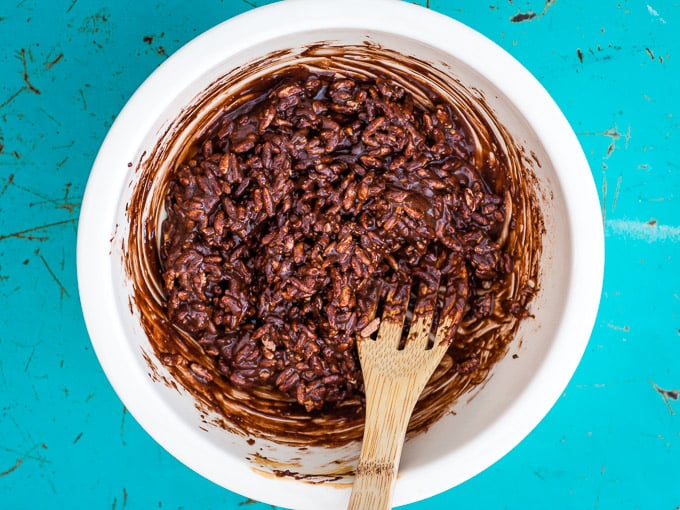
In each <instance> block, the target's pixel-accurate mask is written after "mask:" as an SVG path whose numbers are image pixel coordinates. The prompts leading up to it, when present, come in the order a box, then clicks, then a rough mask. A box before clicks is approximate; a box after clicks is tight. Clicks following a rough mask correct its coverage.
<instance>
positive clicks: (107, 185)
mask: <svg viewBox="0 0 680 510" xmlns="http://www.w3.org/2000/svg"><path fill="white" fill-rule="evenodd" d="M367 36H370V38H371V40H372V41H375V42H377V43H379V44H382V45H383V46H384V47H387V48H391V49H394V50H397V51H400V52H403V53H407V54H412V55H415V56H417V57H419V58H421V59H423V60H426V61H431V62H444V63H445V64H446V68H447V69H450V72H452V73H453V74H455V76H456V77H457V78H458V79H460V80H461V82H462V83H464V84H466V85H469V86H471V87H474V88H476V89H478V90H479V91H481V92H482V93H483V95H484V97H485V98H486V99H487V103H488V104H489V106H491V107H492V108H493V110H494V112H495V114H496V116H497V118H498V119H499V121H500V122H501V123H502V124H503V125H505V127H506V128H507V129H508V130H509V131H510V132H511V133H512V135H513V137H514V139H515V140H516V141H517V142H518V143H520V144H522V145H523V146H524V147H525V148H526V149H527V150H530V151H533V153H534V154H535V156H536V158H537V159H538V161H540V162H541V165H540V167H539V166H536V168H535V169H534V171H535V173H536V177H537V178H538V181H539V184H540V188H541V190H542V193H541V194H540V195H541V207H542V210H543V214H544V220H545V224H546V231H547V234H546V238H545V240H544V251H543V255H542V261H541V263H542V278H541V292H540V293H539V294H538V296H537V297H536V299H535V301H534V303H533V305H532V311H533V312H534V314H535V316H536V318H535V319H534V320H529V321H525V322H524V323H523V325H522V327H521V329H520V331H519V333H518V342H519V340H522V342H521V346H520V345H519V344H518V343H517V344H516V345H515V346H514V347H513V349H515V351H513V352H519V353H520V354H521V355H520V356H519V359H516V360H511V359H509V357H506V358H505V359H504V360H502V361H501V362H500V363H498V364H497V365H496V367H495V369H494V371H493V375H492V377H491V378H490V380H489V381H488V382H487V383H486V384H485V386H484V387H483V389H482V390H480V392H479V394H478V395H477V396H476V397H475V398H473V399H471V400H469V401H466V399H463V400H462V401H461V402H460V403H459V404H458V405H456V407H455V411H456V415H455V416H453V415H452V414H447V415H446V416H444V417H443V418H442V419H441V420H440V421H438V422H437V423H436V424H435V425H434V426H433V427H431V428H430V429H429V430H428V431H427V432H426V433H423V434H421V435H418V436H416V437H415V438H413V439H412V440H410V441H409V442H408V443H407V444H406V446H405V448H404V456H403V460H402V466H401V472H400V476H399V481H398V484H397V489H396V494H395V501H394V503H395V504H396V505H402V504H406V503H409V502H413V501H417V500H420V499H423V498H427V497H429V496H432V495H434V494H436V493H439V492H441V491H444V490H447V489H449V488H451V487H453V486H455V485H457V484H460V483H462V482H463V481H465V480H467V479H469V478H471V477H472V476H474V475H475V474H477V473H479V472H481V471H482V470H484V469H486V468H487V467H488V466H490V465H491V464H493V463H494V462H496V461H497V460H498V459H500V458H501V457H502V456H503V455H505V454H506V453H507V452H509V451H510V450H511V449H512V448H513V447H514V446H515V445H517V444H518V443H519V442H520V441H521V440H522V439H523V438H524V437H525V436H526V435H527V434H528V433H529V432H530V431H531V430H532V429H533V428H534V427H535V426H536V425H537V424H538V423H539V421H540V420H541V419H542V418H543V417H544V416H545V415H546V414H547V412H548V411H549V410H550V408H551V407H552V406H553V404H554V403H555V402H556V401H557V399H558V398H559V396H560V394H561V393H562V391H563V390H564V388H565V386H566V385H567V383H568V381H569V379H570V377H571V375H572V374H573V372H574V370H575V369H576V366H577V364H578V362H579V360H580V358H581V356H582V354H583V351H584V349H585V346H586V344H587V342H588V339H589V336H590V333H591V329H592V326H593V323H594V320H595V316H596V313H597V308H598V303H599V298H600V292H601V284H602V275H603V265H604V253H603V252H604V247H603V246H604V243H603V232H602V225H601V220H600V208H599V202H598V198H597V194H596V191H595V187H594V183H593V180H592V177H591V174H590V170H589V168H588V164H587V162H586V159H585V157H584V155H583V152H582V150H581V148H580V146H579V144H578V141H577V139H576V137H575V135H574V133H573V131H572V130H571V128H570V126H569V124H568V123H567V121H566V119H565V118H564V116H563V115H562V113H561V112H560V111H559V109H558V107H557V106H556V105H555V103H554V102H553V101H552V99H551V98H550V97H549V95H548V94H547V93H546V91H545V90H544V89H543V88H542V87H541V85H540V84H539V83H538V82H537V81H536V80H535V79H534V78H533V77H532V76H531V75H530V74H529V73H528V72H527V71H526V70H525V69H524V68H523V67H522V66H521V65H520V64H519V63H517V62H516V61H515V60H514V59H513V58H511V57H510V56H509V55H508V54H507V53H505V52H504V51H503V50H502V49H500V48H499V47H497V46H496V45H495V44H493V43H492V42H490V41H489V40H487V39H486V38H484V37H483V36H481V35H479V34H478V33H476V32H474V31H473V30H471V29H470V28H467V27H465V26H463V25H462V24H460V23H458V22H456V21H454V20H452V19H449V18H446V17H444V16H441V15H438V14H436V13H434V12H432V11H429V10H427V9H424V8H420V7H417V6H414V5H411V4H408V3H405V2H403V3H402V2H397V1H393V0H373V1H370V2H369V1H365V0H346V1H343V2H325V1H318V0H290V1H287V2H283V3H280V4H274V5H271V6H267V7H263V8H258V9H255V10H253V11H250V12H248V13H246V14H244V15H242V16H239V17H236V18H233V19H231V20H229V21H227V22H225V23H223V24H221V25H219V26H217V27H215V28H214V29H212V30H210V31H208V32H206V33H205V34H203V35H201V36H199V37H198V38H196V39H195V40H193V41H192V42H190V43H189V44H187V45H186V46H185V47H184V48H182V49H181V50H180V51H178V52H177V53H176V54H174V55H173V56H172V57H171V58H169V59H168V60H167V61H166V62H165V63H164V64H163V65H162V66H160V67H159V68H158V69H157V70H156V71H155V72H154V73H153V74H152V75H151V76H150V77H149V78H148V79H147V80H146V81H145V82H144V83H143V84H142V86H141V87H140V88H139V89H138V91H137V92H136V93H135V94H134V96H133V97H132V98H131V99H130V101H129V102H128V104H127V105H126V106H125V108H124V109H123V111H122V112H121V113H120V115H119V117H118V118H117V120H116V122H115V123H114V125H113V126H112V128H111V130H110V132H109V134H108V136H107V138H106V140H105V141H104V143H103V145H102V147H101V150H100V152H99V154H98V156H97V159H96V161H95V164H94V167H93V169H92V173H91V176H90V179H89V181H88V184H87V189H86V193H85V196H84V199H83V203H82V208H81V215H80V224H79V230H78V251H77V262H78V281H79V290H80V297H81V302H82V307H83V312H84V316H85V320H86V324H87V328H88V331H89V334H90V337H91V339H92V343H93V345H94V348H95V351H96V353H97V356H98V358H99V361H100V363H101V365H102V367H103V369H104V371H105V373H106V375H107V377H108V378H109V380H110V381H111V384H112V385H113V387H114V389H115V390H116V392H117V393H118V395H119V396H120V398H121V400H123V402H124V403H125V405H126V406H127V408H128V409H129V411H130V412H131V413H132V415H133V416H134V417H135V418H136V419H137V421H138V422H139V423H140V424H141V425H142V426H143V427H144V428H145V429H146V430H147V431H148V433H149V434H150V435H151V436H153V437H154V438H155V439H156V440H157V441H158V442H159V443H160V444H161V445H162V446H163V447H164V448H166V449H167V450H168V451H169V452H170V453H171V454H172V455H174V456H175V457H177V458H178V459H179V460H180V461H182V462H183V463H185V464H186V465H187V466H189V467H190V468H192V469H194V470H195V471H197V472H198V473H200V474H202V475H203V476H205V477H207V478H209V479H210V480H212V481H214V482H216V483H218V484H220V485H222V486H224V487H226V488H228V489H230V490H233V491H235V492H239V493H241V494H243V495H245V496H248V497H251V498H254V499H257V500H261V501H264V502H267V503H271V504H274V505H277V506H281V507H289V508H297V509H305V508H310V509H311V508H318V507H319V505H320V504H321V502H323V507H324V508H329V509H330V508H343V507H344V506H345V505H346V502H347V499H348V497H349V488H348V486H347V485H342V484H341V485H337V484H330V483H321V484H310V483H305V482H302V481H296V480H294V479H290V478H285V477H284V478H280V477H274V476H265V475H263V474H261V473H260V471H259V469H258V466H257V465H255V464H253V462H251V461H248V460H246V457H252V453H253V450H254V448H253V446H251V445H248V444H247V443H246V442H245V440H244V438H243V437H240V436H237V435H232V434H229V433H226V432H224V431H223V430H222V429H219V428H216V427H212V428H209V429H208V430H207V431H205V430H203V429H201V428H199V426H201V425H202V420H201V416H200V413H199V412H198V411H197V410H196V408H195V406H194V402H193V399H192V398H191V396H190V395H189V394H188V393H186V392H182V391H176V390H173V389H169V388H168V387H167V386H165V385H163V384H160V383H157V382H153V381H152V380H151V378H150V377H149V367H148V365H147V361H145V359H144V357H143V353H144V352H146V353H149V352H150V348H149V346H148V341H147V339H146V338H145V336H144V332H143V330H142V328H141V327H140V324H139V321H138V319H137V316H136V315H134V314H131V313H130V309H129V295H130V292H131V286H130V283H129V282H128V281H127V280H126V276H125V271H124V270H123V267H122V264H121V243H122V241H123V240H124V239H125V238H126V235H127V219H126V216H125V206H126V204H127V201H128V199H129V196H130V190H131V189H132V187H133V186H134V184H135V179H136V178H137V176H138V175H139V174H138V173H136V172H135V171H134V168H128V163H129V162H134V163H135V165H136V164H137V162H139V161H140V160H143V158H144V153H145V151H148V150H149V149H150V148H151V147H153V145H154V144H155V142H156V141H157V140H158V137H159V136H160V133H161V132H162V131H163V128H164V127H166V126H167V125H168V124H169V123H170V122H171V121H172V120H173V119H174V118H175V117H176V116H177V114H178V112H179V111H180V109H181V108H182V107H183V106H185V105H186V104H187V103H189V102H190V101H191V100H192V99H193V98H194V97H195V96H196V95H197V94H199V93H200V92H201V90H203V89H204V88H205V87H206V86H207V85H208V84H209V83H211V82H212V81H213V80H214V79H216V78H218V77H220V76H221V75H223V74H225V73H227V72H229V71H230V70H231V69H233V68H234V67H237V66H239V65H241V64H244V63H247V62H248V61H249V60H251V59H253V58H256V57H258V56H262V55H264V54H266V53H268V52H270V51H272V50H274V49H280V48H288V47H297V46H304V45H307V44H311V43H314V42H318V41H322V40H333V41H338V42H352V43H356V42H358V41H361V40H362V39H365V37H367ZM157 370H158V372H159V373H160V375H163V374H164V372H163V371H164V369H163V367H162V366H160V365H159V366H158V367H157ZM203 428H205V425H203ZM256 446H257V448H264V450H263V451H265V452H270V453H271V454H272V455H275V456H278V458H282V457H285V456H286V455H294V454H297V455H298V456H299V455H300V452H295V451H294V450H293V449H286V448H283V447H278V446H276V445H273V444H257V445H256ZM356 448H357V446H356V445H353V446H352V445H350V446H349V447H347V448H345V451H343V452H324V451H321V450H320V449H311V450H310V451H308V452H306V453H305V454H304V456H303V458H302V461H301V462H302V463H309V465H318V466H321V465H323V464H324V463H325V462H328V461H329V460H332V459H333V458H334V456H337V455H340V456H342V455H350V456H351V455H353V454H354V453H355V450H356Z"/></svg>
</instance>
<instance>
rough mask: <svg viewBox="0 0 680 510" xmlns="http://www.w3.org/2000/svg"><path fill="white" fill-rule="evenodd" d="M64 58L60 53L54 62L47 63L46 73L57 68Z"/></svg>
mask: <svg viewBox="0 0 680 510" xmlns="http://www.w3.org/2000/svg"><path fill="white" fill-rule="evenodd" d="M63 58H64V54H63V53H59V55H57V56H56V57H54V58H53V59H52V60H50V61H48V62H45V71H49V70H50V69H52V68H53V67H54V66H56V65H57V64H58V63H59V62H61V59H63Z"/></svg>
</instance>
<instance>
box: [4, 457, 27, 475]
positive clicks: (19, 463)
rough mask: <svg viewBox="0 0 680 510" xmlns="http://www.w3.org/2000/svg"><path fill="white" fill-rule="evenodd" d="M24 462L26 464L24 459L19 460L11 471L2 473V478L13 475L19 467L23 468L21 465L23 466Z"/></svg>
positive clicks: (7, 470)
mask: <svg viewBox="0 0 680 510" xmlns="http://www.w3.org/2000/svg"><path fill="white" fill-rule="evenodd" d="M23 462H24V459H17V461H16V462H15V463H14V465H13V466H12V467H10V468H9V469H6V470H5V471H3V472H2V473H0V476H7V475H8V474H10V473H12V472H13V471H16V470H17V469H18V468H19V466H21V464H23Z"/></svg>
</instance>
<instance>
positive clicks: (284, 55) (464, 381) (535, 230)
mask: <svg viewBox="0 0 680 510" xmlns="http://www.w3.org/2000/svg"><path fill="white" fill-rule="evenodd" d="M286 66H305V67H306V68H307V69H309V70H310V71H312V72H319V73H323V72H327V71H328V70H332V71H334V72H340V73H344V74H346V75H347V76H351V77H356V78H367V77H368V78H374V77H375V76H376V74H379V75H382V76H386V77H387V78H389V79H391V80H393V81H394V82H396V83H399V84H400V85H401V86H402V87H404V88H405V89H406V90H408V91H409V92H410V93H411V94H412V95H413V96H414V97H415V98H416V100H417V101H418V102H419V103H420V104H422V105H423V106H424V107H425V108H429V107H431V106H432V102H431V100H432V98H431V97H430V96H429V95H428V94H427V93H425V92H424V90H428V89H433V90H435V91H436V93H437V94H438V95H441V96H443V97H445V98H447V100H448V102H449V103H450V105H451V107H452V109H453V110H454V111H455V112H456V113H457V116H458V119H459V121H460V122H461V123H462V124H463V125H464V126H465V128H466V130H467V131H468V132H469V134H470V137H471V144H472V147H471V151H472V154H473V159H474V162H475V165H476V166H477V167H478V168H480V169H482V170H483V171H484V172H487V173H488V175H487V176H486V177H487V178H488V179H487V180H488V182H490V183H496V187H497V189H496V190H495V191H497V192H502V191H503V190H505V193H506V194H507V197H509V201H508V202H509V203H510V204H511V208H512V220H511V221H510V222H507V223H506V224H505V225H504V226H503V230H502V232H501V233H500V242H502V243H504V245H505V249H506V251H507V252H509V253H510V254H511V255H512V258H513V260H514V267H513V269H512V272H511V273H510V274H509V275H508V276H507V277H506V278H504V279H503V280H502V281H499V282H497V283H496V285H498V288H497V290H496V295H497V296H498V297H499V298H500V299H497V300H496V302H497V303H500V302H501V301H503V300H504V301H507V302H511V301H516V302H522V296H525V299H524V301H526V297H527V296H529V295H531V294H532V293H533V291H535V289H537V288H538V281H537V278H538V272H539V266H538V264H539V258H540V252H541V241H542V235H543V225H542V219H541V213H540V210H539V209H538V205H537V203H538V202H537V200H536V199H535V193H536V189H537V186H536V182H535V178H534V176H533V174H532V173H531V172H530V170H529V169H528V166H527V165H526V164H525V159H524V157H523V154H522V149H521V148H519V147H517V146H516V145H515V143H514V142H513V140H512V137H511V136H510V134H509V133H508V132H507V131H506V130H505V128H504V127H503V126H501V125H499V124H498V123H497V122H496V121H495V120H494V115H493V112H492V111H491V110H490V109H489V108H488V107H487V106H486V104H485V102H484V100H483V98H481V97H479V94H477V93H471V92H470V91H469V90H465V89H464V88H463V87H462V85H460V84H459V83H458V82H456V81H455V80H452V79H451V78H450V76H448V75H446V74H444V73H442V72H441V71H438V70H436V69H435V68H433V67H432V66H431V65H430V64H428V63H426V62H423V61H420V60H418V59H416V58H413V57H406V56H403V55H401V54H399V53H396V52H393V51H390V50H386V49H383V48H381V47H378V46H376V45H374V44H366V45H364V46H349V47H348V46H344V47H333V46H332V45H326V44H319V45H315V46H311V47H309V48H307V49H306V50H305V51H303V52H302V53H296V52H294V51H286V50H283V51H280V52H276V53H274V54H271V55H267V56H266V57H264V58H262V59H260V60H257V61H255V62H252V63H250V64H249V65H248V66H244V67H242V68H239V69H236V70H234V71H232V72H231V73H229V74H227V75H225V76H224V77H222V78H220V79H219V80H217V81H215V82H214V83H212V84H211V85H210V86H208V87H207V88H206V89H205V90H204V91H203V92H202V93H201V94H200V95H199V96H198V97H196V98H195V100H194V101H192V103H191V105H190V106H188V107H186V108H185V109H184V110H183V111H182V112H181V113H180V114H179V115H178V117H177V118H176V119H175V120H174V121H173V122H172V123H171V124H170V126H169V127H168V128H167V130H166V132H165V133H164V134H163V135H162V136H161V139H160V142H159V143H157V145H156V146H155V147H153V149H152V150H151V151H150V152H149V154H148V155H147V156H146V158H144V159H143V161H142V162H141V163H140V165H139V166H138V167H137V171H138V172H141V175H139V176H138V180H137V184H136V185H135V187H134V189H133V193H132V197H131V199H130V202H129V204H128V207H127V215H128V218H129V221H130V231H129V236H128V239H127V242H126V243H124V247H123V248H124V249H123V253H124V262H125V267H126V271H127V275H128V277H129V278H130V280H131V281H132V283H133V286H134V303H133V305H134V308H135V310H136V311H137V312H138V313H139V316H140V321H141V324H142V326H143V328H144V330H145V332H146V334H147V336H148V338H149V343H150V346H151V347H152V349H153V352H154V353H155V355H156V356H157V357H158V358H159V359H161V358H162V359H163V362H164V364H165V365H166V366H168V368H169V371H170V373H171V375H172V376H173V378H174V379H175V380H176V381H178V383H179V384H180V385H181V386H183V387H184V388H186V389H188V390H189V391H190V392H191V394H192V395H194V396H195V398H196V400H197V403H198V405H199V407H200V408H201V409H202V410H204V411H205V412H207V413H211V415H213V416H214V415H215V413H216V415H217V416H220V417H221V418H219V419H218V420H217V422H218V424H219V425H220V426H223V427H224V428H226V429H229V430H231V431H234V432H238V433H242V434H244V435H247V436H253V437H257V438H261V439H269V440H271V441H273V442H277V443H281V444H288V445H293V446H307V445H311V446H340V445H344V444H347V443H349V442H351V441H356V440H360V439H361V435H362V432H363V414H362V412H361V408H360V407H357V406H356V405H348V406H346V407H343V406H342V405H340V406H338V407H337V408H333V409H330V410H322V411H320V412H315V413H311V414H310V413H307V412H306V411H305V410H304V408H301V407H300V406H299V405H298V404H297V403H296V402H295V401H294V399H291V398H288V397H285V396H282V395H281V394H280V393H279V392H276V391H272V390H267V389H258V388H255V389H253V390H251V391H249V392H245V391H242V390H240V389H238V388H236V387H234V386H233V385H231V384H230V383H229V382H228V381H227V380H225V379H224V378H223V377H222V376H221V375H220V374H219V371H218V370H217V368H216V367H215V366H214V363H213V362H212V361H211V359H209V357H208V356H206V355H205V354H204V353H203V350H202V349H201V346H200V345H198V344H197V343H196V342H195V340H194V339H192V338H191V337H190V336H189V335H187V334H185V333H183V332H181V331H179V330H178V329H176V328H174V327H173V326H172V325H171V324H170V323H169V321H168V319H167V316H166V312H165V299H166V298H165V295H164V293H163V290H162V289H163V286H162V282H161V280H160V274H161V268H160V264H159V257H158V243H159V239H158V237H159V236H158V233H159V226H160V224H161V221H162V219H163V216H164V211H163V201H164V198H165V196H166V192H167V186H168V179H169V175H170V173H171V170H172V168H174V167H175V166H176V165H178V164H179V163H180V162H181V161H183V160H184V159H186V157H187V155H188V154H191V153H192V152H195V151H196V146H195V145H194V141H195V140H199V139H202V138H204V136H205V135H206V133H207V131H209V129H211V126H212V125H213V124H214V121H215V119H217V118H219V117H220V116H221V115H224V113H225V111H227V110H229V111H233V110H234V109H237V108H240V107H243V106H244V105H247V104H248V103H249V102H252V101H255V100H257V93H255V92H252V91H253V90H257V89H258V87H256V86H255V87H254V86H253V85H254V83H256V82H257V80H258V79H260V78H258V75H259V74H261V73H262V72H263V71H266V70H267V69H270V68H271V67H277V68H279V69H280V68H283V67H286ZM421 83H426V84H427V86H426V87H423V86H421ZM249 91H250V92H249ZM491 306H492V310H491V313H490V316H489V317H486V318H483V319H478V318H476V317H474V316H469V317H467V318H466V320H464V321H463V323H462V324H460V325H459V327H458V331H457V334H456V337H455V339H454V346H455V347H456V348H458V349H460V350H464V349H465V346H466V345H467V343H468V341H469V339H470V338H475V339H477V340H478V344H479V345H480V346H481V348H480V349H478V350H477V352H476V353H475V359H476V361H475V362H474V363H475V366H474V370H472V371H470V372H469V373H468V371H467V370H465V369H464V367H463V369H461V361H463V362H464V361H465V360H454V359H453V358H452V357H451V356H445V358H444V360H443V361H442V363H441V365H440V367H439V368H438V369H437V371H436V372H435V374H434V375H433V377H432V379H431V381H430V383H429V384H428V386H427V388H426V389H425V391H424V393H423V395H422V396H421V399H420V401H419V403H418V405H417V406H416V409H415V412H414V414H413V417H412V419H411V423H410V427H409V431H410V433H411V434H414V433H417V432H420V431H423V430H425V429H427V427H428V426H429V425H431V424H432V423H434V422H435V421H437V420H438V419H439V418H440V417H441V416H442V415H443V414H445V413H446V412H448V411H449V409H450V408H451V405H452V404H453V403H454V402H455V401H456V400H457V399H458V398H459V397H460V396H461V395H464V394H465V393H467V392H469V391H470V390H471V389H472V388H474V387H476V386H477V385H479V384H480V383H482V382H484V381H485V380H486V379H487V377H488V374H489V372H490V370H491V369H492V367H493V365H494V364H495V363H496V362H497V361H498V360H499V359H500V358H502V357H503V356H504V355H505V353H506V352H507V346H508V344H509V343H510V342H511V341H512V339H513V337H514V335H515V332H516V331H517V328H518V325H519V322H520V317H519V316H520V315H521V313H512V312H513V311H508V310H504V309H503V308H502V307H501V306H500V305H496V306H494V305H493V304H492V305H491ZM520 308H521V307H520ZM520 311H521V310H515V311H514V312H520ZM192 364H198V365H200V366H203V367H207V368H208V370H209V372H210V374H209V377H207V378H206V377H204V378H203V379H204V382H200V381H199V380H198V379H197V378H196V377H195V375H194V374H193V373H192V371H191V366H192Z"/></svg>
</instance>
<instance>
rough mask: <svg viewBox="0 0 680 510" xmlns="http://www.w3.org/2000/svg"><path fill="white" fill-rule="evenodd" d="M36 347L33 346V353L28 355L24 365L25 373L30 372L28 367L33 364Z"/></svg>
mask: <svg viewBox="0 0 680 510" xmlns="http://www.w3.org/2000/svg"><path fill="white" fill-rule="evenodd" d="M35 349H36V346H33V349H32V350H31V354H29V355H28V359H27V360H26V364H25V365H24V373H26V372H28V367H30V366H31V362H32V361H33V356H34V355H35Z"/></svg>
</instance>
